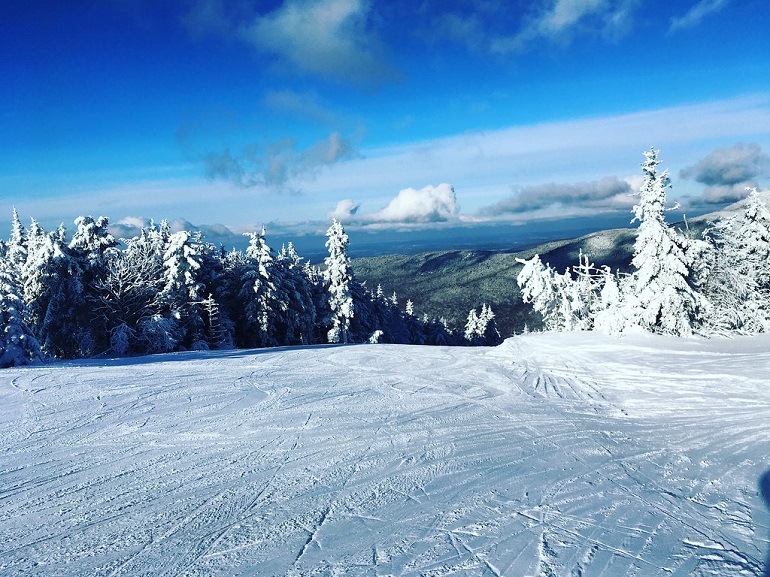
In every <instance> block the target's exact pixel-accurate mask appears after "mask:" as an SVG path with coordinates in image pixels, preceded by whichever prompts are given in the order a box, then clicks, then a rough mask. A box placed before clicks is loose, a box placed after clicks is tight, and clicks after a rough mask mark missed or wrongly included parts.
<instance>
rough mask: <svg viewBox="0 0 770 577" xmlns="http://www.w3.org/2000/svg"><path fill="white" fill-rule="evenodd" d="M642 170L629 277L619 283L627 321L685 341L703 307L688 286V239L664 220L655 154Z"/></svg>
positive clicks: (664, 181) (663, 184)
mask: <svg viewBox="0 0 770 577" xmlns="http://www.w3.org/2000/svg"><path fill="white" fill-rule="evenodd" d="M644 154H645V162H644V163H643V164H642V170H643V172H644V182H643V184H642V186H641V188H640V190H639V192H638V196H639V203H638V204H637V205H635V206H634V220H635V221H636V220H638V221H639V230H638V233H637V237H636V243H635V245H634V256H633V259H632V261H631V264H632V265H633V267H634V269H635V271H634V273H633V274H632V275H630V276H629V277H627V282H626V283H624V286H623V287H622V288H623V300H624V301H625V302H626V305H627V307H628V318H629V319H630V320H631V322H633V323H634V324H636V325H638V326H640V327H642V328H643V329H645V330H648V331H652V332H658V333H664V334H672V335H679V336H685V335H689V334H692V331H693V328H694V327H696V326H697V325H698V324H699V322H700V321H701V318H702V316H703V313H704V311H705V310H706V309H707V307H708V302H707V301H706V299H705V298H704V297H703V296H702V295H701V294H700V292H699V291H698V289H697V287H695V286H694V280H693V267H694V263H693V262H692V260H691V258H690V257H689V256H688V252H691V251H690V247H689V246H688V244H689V243H690V242H691V241H690V239H687V238H685V237H684V236H682V235H680V234H678V233H677V232H676V231H675V230H673V229H672V228H671V227H669V226H668V225H667V224H666V222H665V218H664V213H665V211H666V191H667V190H668V188H670V186H671V185H670V182H669V178H668V171H664V172H662V173H661V172H658V165H659V164H660V161H659V160H658V151H657V150H655V149H651V150H649V151H647V152H645V153H644Z"/></svg>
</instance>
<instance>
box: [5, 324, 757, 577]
mask: <svg viewBox="0 0 770 577" xmlns="http://www.w3.org/2000/svg"><path fill="white" fill-rule="evenodd" d="M0 443H1V444H0V575H9V576H10V575H45V576H51V575H72V576H88V575H103V576H119V575H148V576H149V575H152V576H161V575H199V576H231V575H372V576H374V575H410V576H411V575H506V576H514V577H517V576H525V575H533V576H534V575H536V576H539V577H541V576H542V577H545V576H549V577H550V576H562V575H564V576H571V577H578V576H582V577H588V576H606V577H610V576H612V577H614V576H624V575H639V576H654V575H666V576H692V575H730V576H731V575H762V574H763V572H764V571H765V570H766V569H765V564H766V562H767V551H768V537H769V536H770V523H769V518H770V515H769V513H768V509H767V506H766V503H765V502H764V500H763V497H762V492H761V491H760V489H759V486H760V485H759V484H760V478H762V476H763V475H764V474H765V472H766V471H767V470H768V469H770V338H768V337H764V336H763V337H753V338H736V339H731V340H721V339H719V340H717V339H715V340H697V339H674V338H663V337H654V336H642V335H640V336H628V337H624V338H622V339H617V338H611V337H604V336H600V335H597V334H592V333H573V334H531V335H525V336H522V337H516V338H513V339H509V340H508V341H506V342H505V343H504V344H503V345H501V346H499V347H497V348H494V349H480V348H441V347H435V348H434V347H414V346H412V347H410V346H397V345H358V346H336V347H314V348H306V349H301V348H295V349H267V350H254V351H218V352H211V353H182V354H172V355H163V356H156V357H146V358H140V359H123V360H120V359H118V360H106V361H105V360H101V361H93V360H92V361H79V362H76V363H61V364H53V365H46V366H38V367H33V368H25V369H6V370H3V371H2V372H0Z"/></svg>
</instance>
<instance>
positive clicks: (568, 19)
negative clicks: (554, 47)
mask: <svg viewBox="0 0 770 577" xmlns="http://www.w3.org/2000/svg"><path fill="white" fill-rule="evenodd" d="M639 4H640V2H639V0H551V1H549V2H545V3H544V4H542V8H541V9H540V10H539V11H537V12H535V13H534V15H533V16H531V17H530V18H528V19H527V20H525V21H524V24H523V26H522V27H521V29H520V30H518V31H517V32H515V33H513V34H509V35H502V36H499V37H497V38H495V39H493V40H492V42H491V49H492V51H493V52H497V53H501V54H507V53H511V52H520V51H523V50H526V49H528V48H531V46H532V45H533V44H534V43H535V42H536V41H538V40H546V41H549V42H554V43H560V44H566V43H569V42H570V41H571V40H572V39H573V38H574V37H575V36H576V35H578V34H580V33H587V34H597V33H598V34H601V35H602V36H604V37H605V38H608V39H617V38H618V37H620V36H622V35H624V34H625V33H626V32H627V30H628V29H629V28H630V26H631V25H632V22H633V16H634V12H635V10H636V8H637V7H638V5H639Z"/></svg>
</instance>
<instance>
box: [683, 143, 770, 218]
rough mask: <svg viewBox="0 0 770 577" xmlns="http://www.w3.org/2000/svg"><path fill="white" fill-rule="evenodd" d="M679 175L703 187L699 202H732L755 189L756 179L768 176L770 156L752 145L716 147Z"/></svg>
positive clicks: (756, 145) (760, 148) (755, 145)
mask: <svg viewBox="0 0 770 577" xmlns="http://www.w3.org/2000/svg"><path fill="white" fill-rule="evenodd" d="M679 175H680V176H681V177H682V178H690V179H694V180H695V181H697V182H700V183H701V184H705V185H706V188H705V190H704V191H703V195H702V196H701V197H700V198H699V199H698V200H699V201H700V202H703V203H707V204H717V203H724V202H732V201H736V200H739V199H741V198H743V197H744V196H746V188H747V187H750V186H752V187H753V186H758V180H757V179H758V178H761V177H766V176H770V155H768V154H765V153H764V152H762V147H761V146H759V145H758V144H756V143H748V144H746V143H743V142H739V143H737V144H735V145H734V146H732V147H731V148H717V149H716V150H714V151H712V152H711V153H709V154H708V155H707V156H706V157H705V158H703V159H702V160H700V161H698V162H697V163H695V164H694V165H692V166H688V167H686V168H683V169H682V170H681V171H680V173H679Z"/></svg>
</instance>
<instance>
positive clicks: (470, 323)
mask: <svg viewBox="0 0 770 577" xmlns="http://www.w3.org/2000/svg"><path fill="white" fill-rule="evenodd" d="M463 334H464V336H465V340H466V342H467V344H469V345H475V344H478V343H477V341H478V339H479V337H480V336H481V334H482V326H481V319H480V318H479V315H478V313H477V312H476V309H475V308H472V309H471V310H470V311H468V318H467V320H466V321H465V332H464V333H463Z"/></svg>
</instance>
